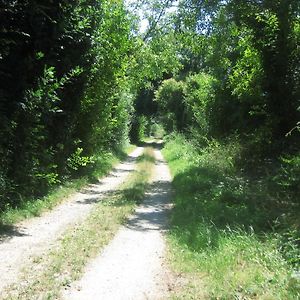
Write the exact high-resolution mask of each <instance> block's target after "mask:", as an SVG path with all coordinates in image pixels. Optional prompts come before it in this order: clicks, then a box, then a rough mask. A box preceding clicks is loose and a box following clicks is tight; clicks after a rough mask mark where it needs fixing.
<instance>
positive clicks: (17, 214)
mask: <svg viewBox="0 0 300 300" xmlns="http://www.w3.org/2000/svg"><path fill="white" fill-rule="evenodd" d="M134 148H135V146H134V145H129V146H128V147H127V148H126V149H125V152H122V151H119V152H118V153H115V154H113V153H105V154H103V155H101V156H98V157H97V158H96V159H95V160H96V161H95V166H94V167H93V169H92V170H90V174H88V175H85V176H82V177H80V178H78V179H70V180H68V181H66V182H65V183H63V184H61V185H60V186H56V187H54V188H53V189H52V190H51V191H50V192H49V193H48V194H47V195H46V196H44V197H42V198H38V199H28V200H23V201H21V204H20V205H19V206H18V207H10V206H7V208H6V209H5V210H4V211H2V212H0V234H1V231H5V230H6V229H7V227H9V226H11V225H13V224H16V223H17V222H20V221H22V220H24V219H28V218H32V217H36V216H40V215H41V214H42V213H43V212H45V211H47V210H51V209H52V208H53V207H55V206H57V205H58V204H60V203H62V202H63V201H64V200H65V199H67V198H68V197H70V196H71V195H72V194H74V193H75V192H76V191H79V190H80V189H81V188H82V187H84V186H85V185H87V184H88V183H89V182H94V181H95V180H96V179H97V178H100V177H103V176H105V175H106V174H107V173H108V171H109V170H110V169H111V168H112V167H113V166H114V165H115V164H117V163H118V162H119V161H120V160H122V159H125V158H126V155H127V154H128V153H129V152H131V151H133V149H134Z"/></svg>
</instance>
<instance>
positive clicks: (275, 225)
mask: <svg viewBox="0 0 300 300" xmlns="http://www.w3.org/2000/svg"><path fill="white" fill-rule="evenodd" d="M196 149H197V148H195V147H194V145H193V144H192V143H191V142H188V141H187V140H185V139H184V138H183V137H182V136H180V135H172V136H171V138H169V139H168V140H167V142H166V146H165V148H164V150H163V152H164V155H165V157H166V159H167V161H168V162H169V165H170V168H171V172H172V174H173V177H174V179H173V187H174V189H175V192H176V196H175V200H174V201H175V207H174V209H173V213H172V217H171V231H170V234H169V241H170V244H169V245H170V247H169V248H170V262H171V264H172V265H173V267H174V268H175V270H176V271H178V272H179V273H183V274H184V277H186V278H185V279H186V284H185V285H184V287H183V289H182V290H181V291H177V293H176V296H175V294H174V298H175V299H299V298H300V283H299V279H296V277H297V276H298V275H297V274H298V273H297V271H298V269H299V257H300V256H299V248H298V246H297V243H298V245H299V228H298V227H297V224H296V222H293V220H295V219H294V218H293V217H292V216H293V213H292V211H294V210H295V204H294V203H295V201H294V202H289V203H290V205H286V203H285V202H286V201H287V199H288V196H287V198H286V199H285V200H284V199H282V198H281V201H279V199H277V198H275V196H274V195H276V193H275V191H274V190H272V191H270V185H269V178H266V179H264V178H253V177H252V178H251V177H249V176H247V175H246V173H245V172H243V171H242V170H241V169H240V168H238V161H239V155H240V153H241V147H240V145H239V144H238V143H237V142H235V141H234V140H232V141H229V142H228V143H227V144H220V143H218V142H216V141H212V142H209V143H208V146H207V147H206V148H202V149H200V150H199V151H197V150H196ZM253 167H254V166H253ZM271 187H272V188H273V189H274V185H271ZM278 188H279V187H278ZM280 203H282V205H281V206H280V205H279V204H280ZM272 205H273V206H272Z"/></svg>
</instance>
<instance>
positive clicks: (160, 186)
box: [64, 150, 171, 300]
mask: <svg viewBox="0 0 300 300" xmlns="http://www.w3.org/2000/svg"><path fill="white" fill-rule="evenodd" d="M155 156H156V166H155V174H154V177H153V181H152V184H151V185H150V187H149V189H148V190H149V192H148V193H147V194H146V197H145V201H144V202H143V204H142V205H140V206H139V207H138V208H137V209H136V212H135V214H134V215H133V216H132V217H131V218H130V220H129V222H128V223H127V225H125V226H123V227H122V228H121V229H120V230H119V232H118V233H117V235H116V236H115V238H114V239H113V241H112V242H111V243H110V244H109V245H108V246H107V247H106V248H105V249H104V251H103V252H102V253H101V254H100V255H99V257H98V258H96V259H95V260H94V261H92V262H91V263H90V264H89V265H88V266H87V268H86V273H85V275H84V276H83V278H82V279H81V280H80V281H79V282H76V283H74V284H73V285H72V288H71V289H70V290H68V291H66V292H65V294H64V298H65V299H69V300H73V299H74V300H76V299H78V300H79V299H80V300H81V299H85V300H95V299H101V300H109V299H110V300H129V299H130V300H142V299H153V300H157V299H166V298H167V293H168V284H169V282H168V275H167V271H166V270H165V267H164V260H163V258H164V248H165V243H164V238H163V231H164V230H165V229H166V226H167V212H168V210H169V209H170V207H171V205H170V203H169V201H170V181H171V176H170V173H169V169H168V167H167V165H166V163H165V162H164V160H163V158H162V155H161V153H160V151H158V150H156V151H155Z"/></svg>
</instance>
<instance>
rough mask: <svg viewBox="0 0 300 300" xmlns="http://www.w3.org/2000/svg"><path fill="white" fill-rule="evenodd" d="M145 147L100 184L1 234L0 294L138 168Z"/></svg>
mask: <svg viewBox="0 0 300 300" xmlns="http://www.w3.org/2000/svg"><path fill="white" fill-rule="evenodd" d="M142 151H143V148H141V147H139V148H137V149H136V150H135V151H134V152H133V153H131V154H130V155H129V157H128V159H127V160H126V161H125V162H123V163H121V164H119V165H118V166H117V167H116V168H114V169H113V171H112V172H111V173H110V174H109V175H108V176H107V177H106V178H104V179H101V180H100V182H99V183H97V184H90V185H88V186H87V187H86V188H85V189H83V190H82V191H81V192H79V193H76V194H75V195H74V196H72V197H70V199H68V200H67V201H66V202H64V203H63V204H61V205H59V206H57V207H56V208H54V209H53V210H52V211H50V212H48V213H45V214H44V215H42V216H41V217H38V218H34V219H31V220H27V221H24V222H22V223H20V224H18V225H16V226H14V227H11V228H10V230H9V231H8V232H7V234H6V235H0V276H1V280H0V298H1V295H3V293H2V291H3V289H4V288H5V287H6V286H8V285H10V284H12V283H14V282H16V281H17V279H18V275H19V274H20V271H21V269H22V268H23V267H25V266H27V265H30V263H32V262H31V258H32V257H34V256H37V255H42V254H43V253H46V252H48V250H49V248H51V247H52V246H53V245H55V243H56V242H57V240H58V239H59V238H60V237H61V236H62V234H63V233H64V232H65V231H66V229H67V228H68V227H69V226H72V225H74V224H75V223H78V222H81V221H83V220H84V218H85V217H87V215H88V214H89V212H90V211H91V209H92V208H93V206H94V205H95V203H96V202H98V201H99V200H101V199H102V198H104V197H105V195H106V193H108V192H112V191H114V190H115V189H116V188H117V186H118V185H120V184H121V183H122V182H124V181H125V180H126V177H127V176H128V174H129V173H130V172H132V171H133V170H134V169H135V161H136V158H137V157H138V156H139V155H140V154H141V153H142Z"/></svg>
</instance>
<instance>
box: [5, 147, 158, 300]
mask: <svg viewBox="0 0 300 300" xmlns="http://www.w3.org/2000/svg"><path fill="white" fill-rule="evenodd" d="M153 167H154V162H153V150H152V149H150V148H147V149H145V151H144V153H143V155H142V156H141V157H140V159H139V160H138V163H137V169H136V171H134V172H133V173H132V174H131V175H129V178H128V179H127V180H126V182H125V183H124V184H123V186H121V187H120V190H119V191H117V192H112V194H111V195H109V196H108V197H107V198H106V199H104V200H101V201H100V202H99V203H98V204H97V205H96V207H95V209H94V210H93V212H92V214H91V215H90V216H88V218H87V219H86V220H85V221H84V222H83V223H82V224H79V225H76V226H74V227H72V228H70V229H69V230H68V231H67V232H66V233H65V234H64V236H63V237H62V239H61V241H60V244H59V245H58V246H57V247H56V248H54V249H53V250H52V251H51V252H50V254H49V255H44V256H40V257H34V258H33V265H32V264H31V265H30V266H29V267H28V268H27V269H25V270H24V271H23V275H22V278H21V279H22V284H19V283H18V284H15V285H13V286H10V287H9V288H8V289H7V293H6V295H5V296H4V297H3V298H2V299H6V300H8V299H11V300H12V299H48V300H50V299H58V298H60V297H61V295H60V293H61V291H62V289H63V288H67V287H68V286H70V284H71V283H72V282H73V281H75V280H77V279H79V278H80V276H81V275H82V273H83V271H84V267H85V265H86V264H87V262H88V261H90V260H91V259H92V258H94V257H96V255H98V254H99V253H100V251H101V249H102V248H103V247H104V246H105V245H106V244H107V243H108V242H109V241H110V240H111V238H112V237H113V235H114V234H115V233H116V231H117V229H118V228H119V226H120V224H122V223H124V222H125V221H126V219H127V217H128V216H129V215H130V213H132V212H133V210H134V207H135V205H136V204H137V203H139V202H140V201H141V200H142V199H143V197H144V192H145V189H146V187H147V184H148V182H149V180H150V178H151V175H152V170H153Z"/></svg>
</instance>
